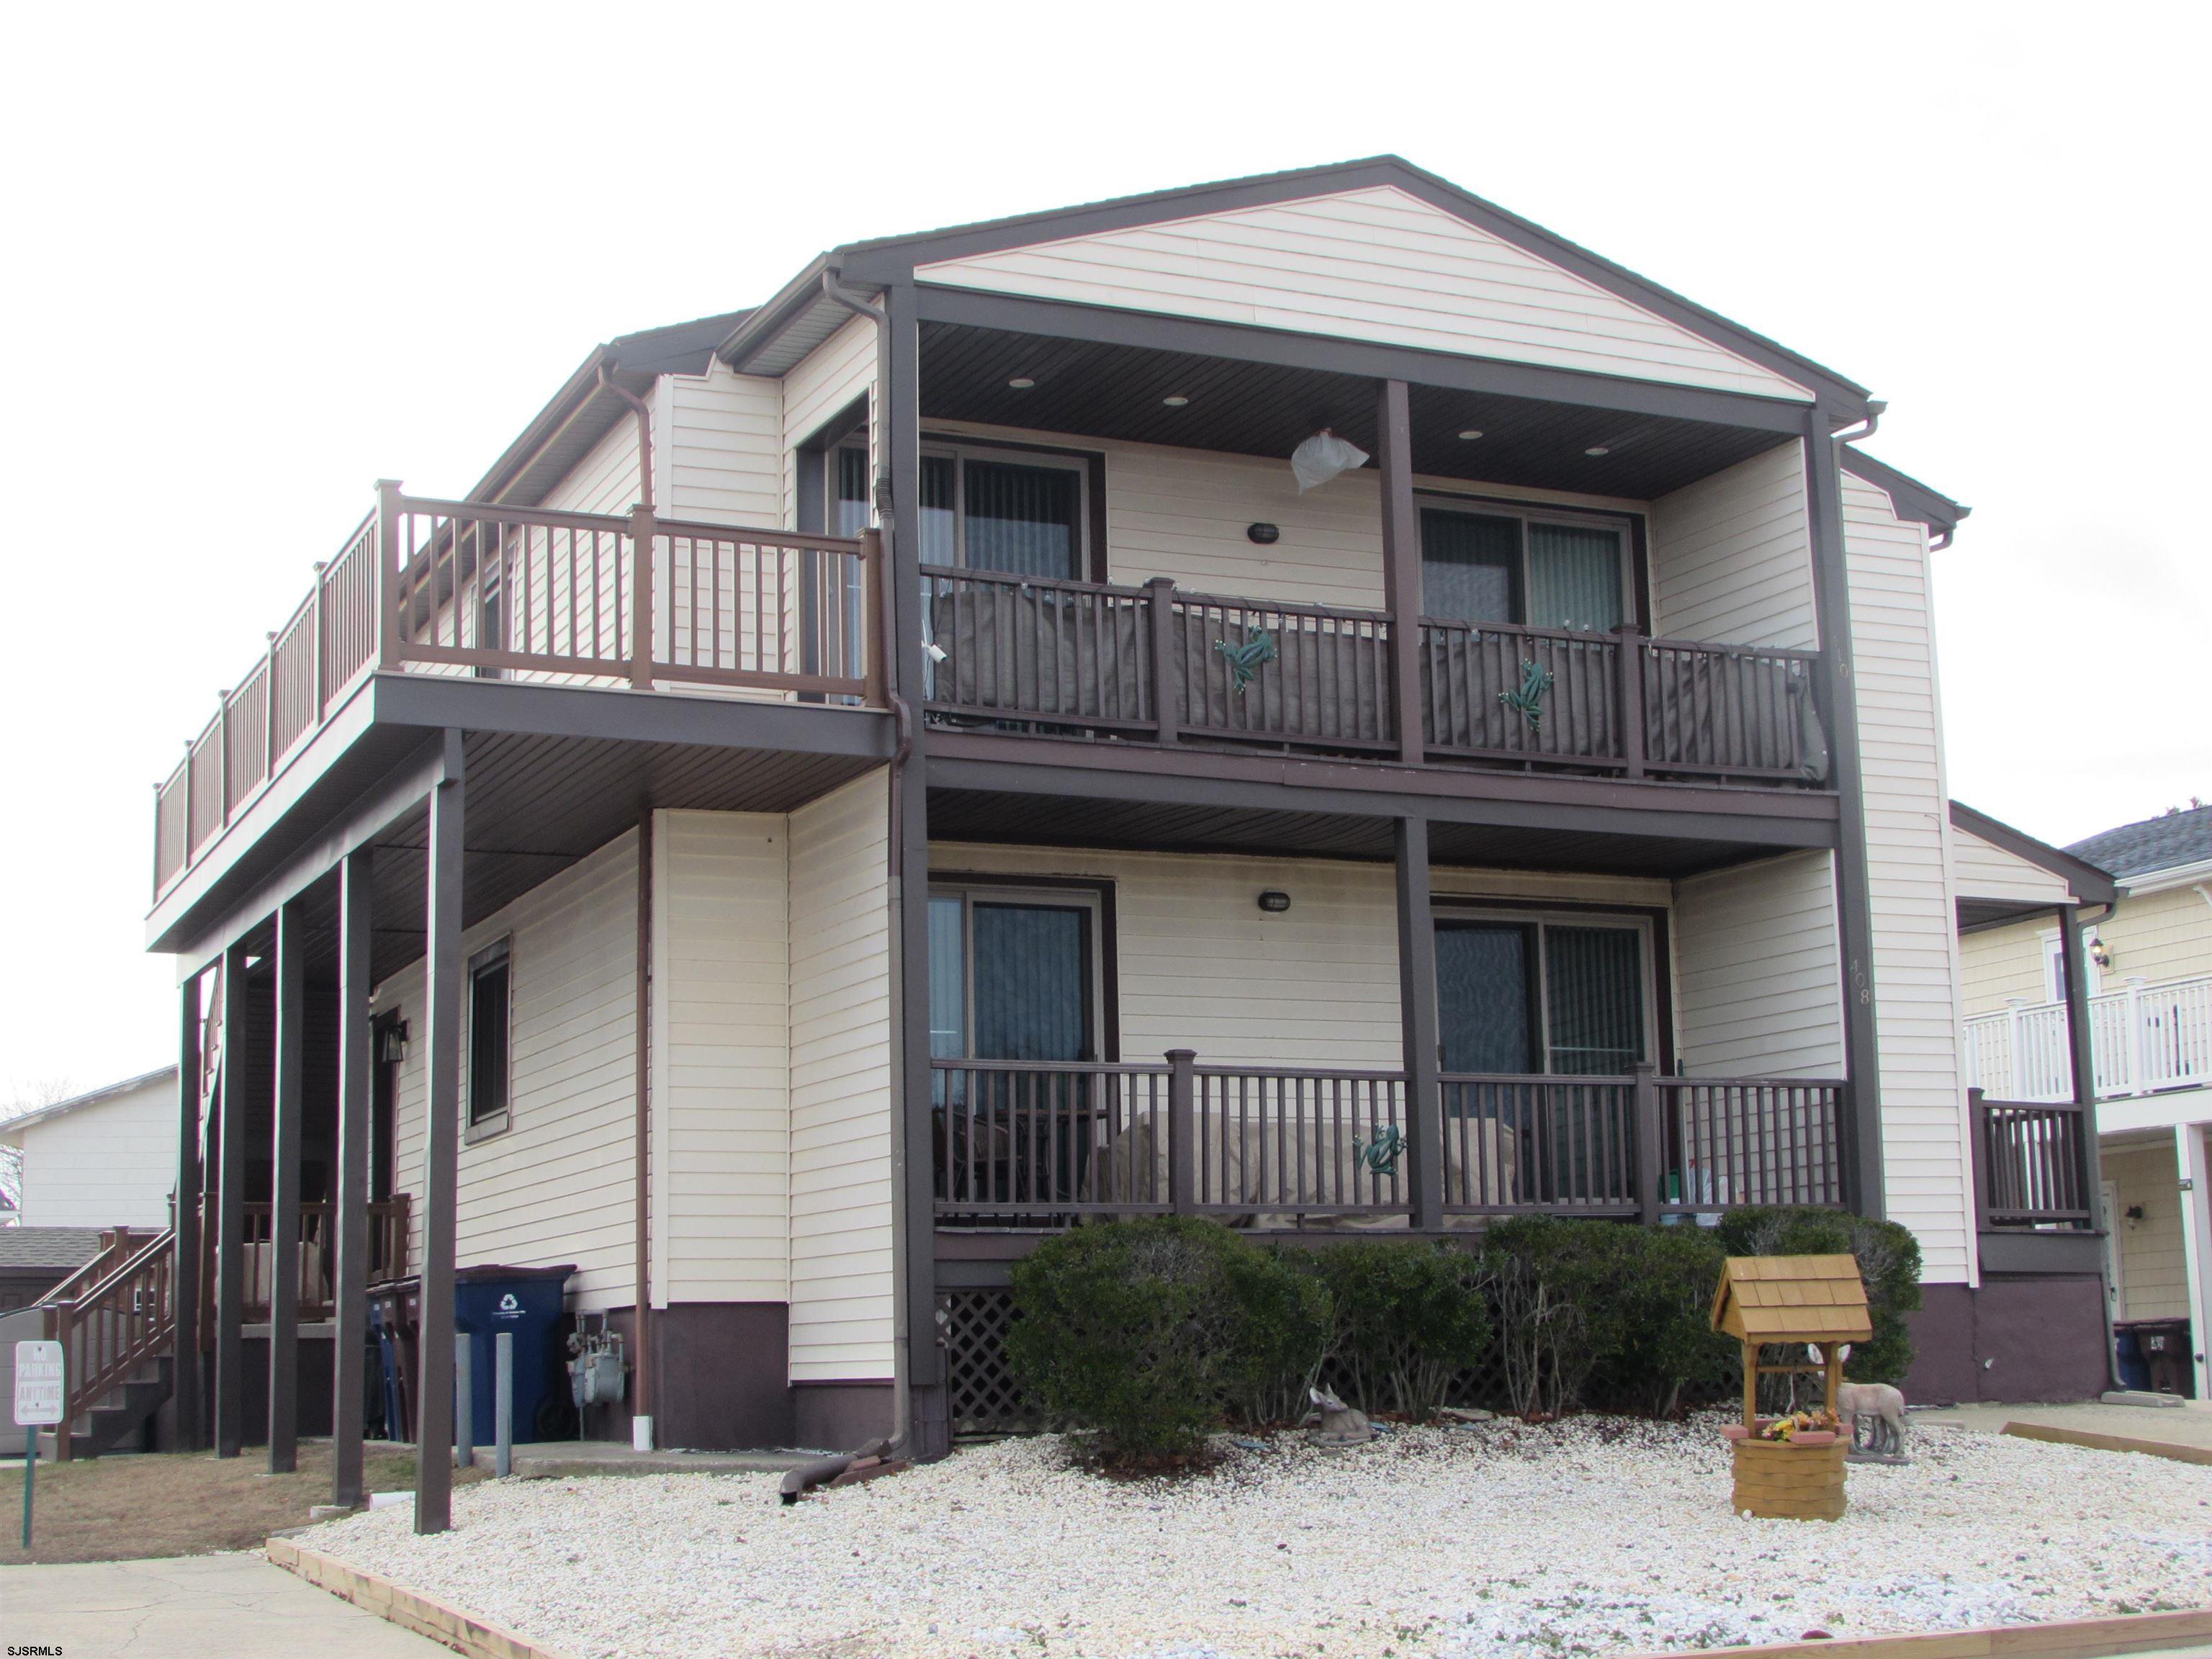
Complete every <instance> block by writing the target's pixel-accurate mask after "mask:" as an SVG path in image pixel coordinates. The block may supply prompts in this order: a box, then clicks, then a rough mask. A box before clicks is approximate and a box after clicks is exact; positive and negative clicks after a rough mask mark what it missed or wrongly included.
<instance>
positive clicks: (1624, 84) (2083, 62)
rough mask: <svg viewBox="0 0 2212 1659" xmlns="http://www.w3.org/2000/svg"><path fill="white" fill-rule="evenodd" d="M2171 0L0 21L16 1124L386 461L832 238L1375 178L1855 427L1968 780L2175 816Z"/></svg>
mask: <svg viewBox="0 0 2212 1659" xmlns="http://www.w3.org/2000/svg"><path fill="white" fill-rule="evenodd" d="M2204 15H2205V10H2204V9H2203V8H2202V7H2191V8H2186V9H2185V8H2181V7H2175V8H2173V9H2159V8H2154V7H2127V8H2118V7H2109V8H2087V9H2085V8H2066V9H2058V8H2048V9H2042V8H2035V7H2032V6H2022V5H2019V4H2016V3H2015V4H2006V5H2002V6H1995V5H1993V6H1963V5H1942V6H1929V5H1926V4H1915V5H1910V6H1898V7H1890V6H1883V5H1869V4H1854V5H1844V6H1822V7H1818V8H1814V7H1790V8H1784V7H1778V6H1773V5H1771V4H1763V5H1757V6H1744V7H1721V6H1699V5H1696V4H1690V3H1683V4H1676V5H1671V6H1653V5H1650V4H1637V5H1632V6H1621V7H1613V6H1608V5H1604V4H1599V3H1589V0H1585V3H1582V4H1578V5H1575V6H1571V7H1565V6H1558V7H1554V6H1528V5H1525V4H1515V5H1510V6H1489V5H1483V4H1470V3H1465V0H1462V3H1454V4H1449V5H1445V6H1440V7H1437V8H1436V9H1433V10H1427V9H1417V8H1412V7H1404V8H1400V7H1393V6H1390V5H1388V4H1383V3H1377V0H1362V3H1358V4H1339V5H1325V6H1313V5H1304V6H1285V5H1276V6H1268V7H1261V6H1255V5H1249V4H1247V5H1240V6H1237V7H1234V8H1231V7H1217V6H1209V5H1206V4H1205V3H1203V0H1200V3H1182V4H1177V5H1173V6H1164V7H1158V8H1153V7H1147V6H1143V5H1137V4H1130V3H1121V4H1116V5H1115V6H1112V7H1110V8H1093V7H1075V6H1054V5H1049V4H1038V3H1028V4H1022V5H1017V6H1011V7H1005V8H996V7H976V6H947V7H941V8H930V7H924V6H916V5H904V6H899V7H885V8H878V7H872V6H869V5H866V4H858V3H846V4H842V5H839V6H836V7H829V6H809V7H777V6H760V7H744V8H739V7H736V6H701V7H696V8H690V7H678V6H655V5H650V4H639V3H629V4H625V5H622V6H611V5H607V4H604V3H600V4H593V5H589V6H568V5H562V4H549V3H533V4H531V5H528V6H512V7H510V6H495V5H485V4H471V5H466V6H458V5H453V4H451V3H447V4H443V5H438V6H434V7H413V6H407V5H399V4H391V3H386V4H380V5H378V6H375V7H374V8H369V7H360V6H355V7H345V6H300V5H292V6H287V7H283V8H281V9H269V10H266V11H250V10H246V9H239V8H234V7H224V6H221V5H216V6H192V7H177V6H163V7H160V8H154V7H146V8H132V7H127V6H125V7H114V6H104V7H99V8H93V7H65V6H50V7H37V8H33V7H30V6H16V7H13V8H9V10H8V15H7V18H6V21H5V22H4V23H0V30H3V31H4V34H0V43H4V47H5V54H6V61H7V62H8V63H9V67H10V71H11V72H10V74H9V82H10V87H9V95H8V97H7V99H6V100H5V106H4V108H0V123H4V138H5V152H4V153H5V155H6V157H7V160H6V162H5V164H4V173H0V179H4V184H0V190H4V201H0V212H4V215H5V219H4V228H5V234H6V242H7V246H8V249H9V252H8V257H7V258H6V259H5V261H4V264H0V287H4V291H5V295H6V299H7V301H8V304H7V309H6V315H7V318H8V320H9V324H10V325H11V328H12V331H13V335H14V341H15V343H14V346H13V348H12V352H11V355H12V356H13V359H14V361H15V364H16V368H15V375H14V380H13V382H12V383H13V385H14V386H15V391H14V392H13V393H12V394H11V395H9V397H8V398H6V399H5V404H4V413H0V422H4V423H5V434H4V436H5V443H4V447H0V454H4V455H5V456H6V457H7V458H8V465H9V482H10V483H11V485H12V488H11V489H9V495H10V496H11V497H12V499H13V500H14V501H15V507H14V508H13V509H12V511H13V515H14V522H13V524H12V526H9V538H8V546H9V560H8V563H9V569H10V571H11V573H12V574H13V577H14V580H15V587H14V589H13V592H12V594H11V599H12V603H11V604H10V605H9V621H8V624H7V626H6V629H5V638H6V641H7V647H6V650H5V652H4V654H0V690H4V695H5V704H4V706H5V709H6V725H5V731H6V733H7V735H6V738H5V742H6V744H7V755H6V765H5V769H4V776H5V777H6V779H7V781H8V789H7V795H8V804H7V810H6V811H0V853H4V859H0V869H4V870H5V871H6V872H7V874H6V877H5V878H4V879H5V883H6V887H5V897H6V914H7V935H6V936H7V941H8V945H9V948H8V950H7V951H5V953H4V957H0V1105H4V1103H6V1102H7V1101H8V1100H9V1099H10V1098H14V1097H21V1096H22V1095H24V1094H26V1093H28V1092H30V1091H33V1090H34V1089H38V1088H40V1085H56V1084H61V1083H66V1084H69V1085H75V1086H76V1087H78V1088H88V1087H91V1086H94V1085H98V1084H100V1083H104V1082H106V1081H109V1080H111V1079H115V1078H118V1077H121V1076H124V1075H125V1074H127V1073H132V1072H136V1071H139V1070H143V1069H146V1068H148V1067H150V1066H157V1065H161V1064H162V1063H165V1062H166V1061H167V1060H168V1059H169V1058H171V1056H172V1052H173V1051H172V1048H171V1045H172V1043H173V1035H172V1034H173V1030H174V1025H173V1018H174V1014H173V1009H174V1002H173V998H172V996H171V994H170V987H171V986H172V984H173V975H172V973H171V969H170V964H169V963H168V962H167V959H165V958H155V957H148V956H146V955H144V954H143V948H142V943H143V913H144V911H145V908H146V903H147V896H148V895H147V886H148V875H149V866H150V860H151V846H150V835H151V811H152V793H153V791H152V786H153V784H154V782H155V780H156V779H157V778H159V777H161V776H162V775H166V774H167V772H168V770H169V769H171V768H172V767H173V765H174V764H175V763H176V761H177V759H178V757H179V754H180V753H181V750H182V744H183V742H184V740H185V738H187V737H188V736H190V735H191V733H193V732H196V731H197V730H198V728H199V727H200V726H201V724H202V723H203V722H204V720H206V719H207V717H208V715H209V714H210V713H211V712H212V711H213V708H214V707H215V703H214V697H215V693H216V688H218V687H220V686H228V685H231V684H234V683H235V682H236V680H237V678H239V677H240V674H241V673H242V671H244V670H245V669H246V667H247V666H248V665H249V664H250V662H251V661H252V659H253V657H254V655H255V653H257V652H258V651H259V650H260V649H261V648H262V645H263V640H264V634H265V632H266V631H267V630H268V629H271V628H273V627H275V626H276V625H277V624H278V623H280V622H281V621H283V618H284V617H286V616H287V615H289V612H290V610H291V608H292V607H293V605H295V604H296V603H297V602H298V601H299V599H301V596H302V595H303V594H304V593H305V592H306V591H307V579H308V567H309V564H310V562H311V561H313V560H315V559H319V558H326V557H329V556H331V554H333V553H334V552H335V551H336V550H337V546H338V544H339V541H340V538H341V537H342V536H343V533H344V532H346V531H347V530H348V529H349V527H350V526H352V525H353V524H354V523H355V522H356V520H358V519H359V518H360V516H361V514H362V513H363V512H364V511H365V510H366V508H367V507H368V500H369V486H370V484H371V483H372V481H373V480H374V479H375V478H377V477H380V476H390V477H398V478H402V479H404V480H405V481H406V482H407V483H408V484H409V486H410V488H411V489H417V490H421V491H422V492H425V493H431V494H456V493H459V492H460V491H462V490H464V489H466V488H467V487H468V486H469V485H470V484H471V483H473V482H474V481H475V480H476V478H477V477H478V476H479V475H480V474H481V472H482V471H483V468H484V467H485V465H487V464H488V463H489V461H490V459H492V458H493V457H494V456H495V454H497V453H498V452H499V451H500V450H501V448H502V447H504V446H505V444H506V443H507V441H508V440H509V439H510V438H512V437H513V435H514V434H515V433H516V431H517V430H518V429H519V428H520V426H521V425H522V423H523V422H525V421H526V420H527V419H528V418H529V416H531V415H532V413H534V412H535V411H536V410H537V409H538V407H539V406H540V405H541V404H543V403H544V400H545V399H546V398H548V397H549V396H550V394H551V393H552V392H553V391H554V389H555V388H556V386H559V384H560V383H561V381H562V379H563V378H564V377H565V376H566V375H567V374H568V372H569V371H570V370H571V369H573V368H574V367H575V365H576V363H577V362H579V361H580V359H581V358H582V357H583V356H585V354H586V352H587V351H588V350H589V349H591V348H592V345H593V344H594V343H597V342H599V341H601V340H604V339H606V338H607V337H610V336H612V335H614V334H617V333H622V332H625V331H629V330H633V329H636V328H641V327H645V326H648V325H654V324H659V323H666V322H673V321H677V320H679V319H685V318H690V317H695V316H700V315H703V314H706V313H712V312H718V311H725V310H729V309H731V308H732V307H739V306H745V305H750V304H753V303H755V302H757V301H760V300H762V299H763V298H764V297H766V296H767V295H769V294H770V293H771V292H773V291H774V290H775V288H776V287H777V286H778V285H779V284H780V283H782V282H783V281H785V280H786V279H787V277H789V276H791V275H792V274H793V272H794V271H796V270H798V269H799V266H800V265H801V264H804V263H805V261H806V260H807V259H808V258H811V256H812V255H813V254H814V253H816V252H818V251H820V250H821V249H823V248H824V247H828V246H832V245H833V244H835V243H837V242H840V241H846V240H855V239H858V238H861V237H867V236H877V235H884V234H892V233H896V232H901V231H909V230H918V229H924V228H930V227H932V226H937V225H945V224H951V223H955V222H962V221H965V220H971V219H979V218H987V217H991V216H997V215H1000V214H1006V213H1012V212H1019V211H1024V210H1032V209H1040V208H1049V207H1055V206H1060V205H1064V204H1071V203H1076V202H1082V201H1086V200H1091V199H1096V198H1097V197H1106V196H1115V195H1121V194H1126V193H1129V192H1132V191H1145V190H1152V189H1158V188H1161V187H1164V186H1168V185H1182V184H1190V183H1196V182H1199V181H1201V180H1205V179H1219V178H1227V177H1233V176H1236V175H1238V174H1243V173H1257V172H1267V171H1272V170H1274V169H1277V168H1281V167H1298V166H1306V165H1310V164H1313V163H1317V162H1324V161H1340V160H1344V159H1347V158H1350V157H1353V156H1359V155H1371V154H1374V153H1376V152H1379V151H1385V150H1393V151H1396V152H1397V153H1399V154H1401V155H1405V156H1406V157H1407V158H1408V159H1410V160H1412V161H1415V162H1417V163H1418V164H1419V165H1420V166H1422V167H1427V168H1430V169H1431V170H1432V171H1434V172H1437V173H1442V174H1443V175H1444V176H1445V177H1446V178H1448V179H1452V180H1453V181H1455V183H1458V184H1460V185H1464V186H1466V187H1467V188H1468V189H1469V190H1472V191H1475V192H1476V193H1477V194H1479V195H1482V196H1485V197H1489V198H1490V199H1491V200H1492V201H1495V202H1497V203H1498V204H1501V205H1503V206H1504V207H1507V208H1509V209H1511V210H1513V211H1515V212H1517V213H1520V214H1522V215H1525V216H1528V217H1529V218H1532V219H1534V220H1536V221H1537V222H1540V223H1542V224H1544V225H1546V226H1547V227H1549V228H1552V229H1553V230H1555V231H1557V232H1559V233H1560V234H1563V235H1565V236H1567V237H1569V238H1571V239H1572V240H1576V241H1578V242H1580V243H1582V244H1583V245H1584V246H1588V247H1590V248H1593V249H1595V250H1596V251H1597V252H1601V253H1603V254H1605V255H1607V257H1609V258H1613V259H1615V260H1618V261H1619V262H1620V263H1621V264H1626V265H1627V266H1629V267H1630V268H1631V269H1632V270H1638V271H1640V272H1642V273H1643V274H1644V275H1646V276H1650V277H1651V278H1653V279H1655V280H1656V281H1658V282H1660V283H1665V284H1666V285H1668V286H1669V287H1671V288H1674V289H1677V290H1678V291H1680V292H1681V293H1683V294H1686V295H1689V296H1690V297H1692V299H1695V300H1697V301H1700V302H1702V303H1704V304H1705V305H1707V306H1710V307H1713V308H1714V309H1716V310H1717V311H1719V312H1721V313H1724V314H1725V315H1727V316H1729V317H1731V318H1734V319H1737V320H1739V321H1741V322H1742V323H1744V324H1746V325H1749V326H1750V327H1752V328H1754V329H1757V330H1759V331H1761V332H1764V333H1765V334H1768V335H1770V336H1771V337H1775V338H1777V339H1778V340H1781V341H1782V342H1784V343H1786V344H1788V345H1789V346H1790V347H1792V348H1794V349H1797V350H1799V351H1802V352H1803V353H1805V354H1806V355H1808V356H1812V357H1814V358H1815V359H1818V360H1819V361H1820V362H1824V363H1826V364H1829V365H1831V366H1832V367H1833V368H1836V369H1838V370H1839V371H1841V372H1842V373H1844V374H1847V375H1849V376H1850V377H1852V378H1853V379H1856V380H1859V381H1860V382H1862V383H1863V384H1864V385H1866V386H1869V387H1871V388H1872V389H1873V390H1874V392H1875V395H1876V396H1878V397H1882V398H1887V399H1888V400H1889V403H1890V411H1889V414H1888V415H1887V417H1886V418H1885V420H1884V422H1883V424H1882V428H1881V433H1880V435H1878V437H1877V438H1876V439H1875V441H1874V442H1873V443H1872V444H1871V445H1870V446H1869V447H1870V448H1871V449H1872V451H1873V452H1874V453H1876V454H1878V455H1879V456H1881V459H1884V460H1887V461H1889V462H1891V463H1892V464H1893V465H1898V466H1899V467H1902V468H1904V469H1905V471H1909V472H1911V473H1912V474H1914V475H1916V476H1917V477H1921V478H1923V479H1925V480H1926V481H1927V482H1928V483H1931V484H1933V485H1935V486H1936V488H1938V489H1942V490H1943V491H1945V492H1946V493H1948V494H1949V495H1953V496H1954V498H1956V499H1958V500H1960V501H1966V502H1967V503H1969V504H1971V505H1972V507H1973V509H1974V514H1973V517H1972V519H1971V520H1969V521H1968V523H1967V525H1966V527H1965V529H1964V530H1963V531H1962V532H1961V533H1960V537H1959V539H1958V542H1957V544H1956V545H1955V546H1954V547H1952V548H1951V549H1949V550H1947V551H1945V552H1943V553H1942V554H1939V555H1938V556H1937V557H1936V573H1937V575H1936V585H1937V596H1938V605H1939V611H1938V620H1939V625H1940V629H1941V649H1942V669H1943V699H1944V716H1945V721H1946V726H1947V736H1948V753H1949V761H1950V775H1951V787H1952V791H1953V793H1954V794H1956V795H1958V796H1959V797H1960V798H1961V799H1965V800H1967V801H1970V802H1972V804H1973V805H1976V806H1978V807H1980V808H1982V809H1983V810H1984V811H1989V812H1991V813H1994V814H1995V815H1996V816H1997V817H2001V818H2003V819H2005V820H2006V821H2008V822H2009V823H2014V824H2016V825H2018V826H2019V827H2020V828H2021V829H2026V830H2028V831H2029V832H2031V833H2033V834H2034V835H2037V836H2044V837H2045V838H2047V839H2050V840H2052V841H2055V842H2066V841H2070V840H2074V839H2077V838H2079V837H2081V836H2085V835H2087V834H2089V833H2091V832H2093V831H2094V830H2097V829H2104V828H2106V827H2108V826H2110V825H2112V824H2116V823H2124V822H2126V821H2129V820H2130V819H2134V818H2138V817H2147V816H2148V815H2150V814H2153V813H2155V812H2158V811H2161V810H2163V809H2164V808H2166V807H2167V806H2170V805H2177V804H2179V803H2180V802H2182V801H2183V800H2184V799H2185V798H2187V797H2188V796H2190V795H2191V794H2197V795H2205V796H2212V574H2208V571H2209V570H2212V566H2208V561H2207V556H2206V528H2205V526H2206V520H2205V518H2204V515H2203V512H2202V511H2201V508H2200V507H2197V505H2196V501H2197V499H2201V495H2202V485H2203V471H2204V461H2203V452H2202V450H2201V449H2200V448H2199V444H2200V441H2203V440H2204V439H2205V437H2206V435H2207V423H2206V418H2205V414H2204V409H2203V398H2204V393H2205V389H2206V387H2207V386H2208V385H2212V351H2208V347H2207V325H2206V321H2205V319H2206V316H2207V314H2208V307H2207V306H2206V303H2205V298H2206V289H2207V278H2206V275H2205V273H2206V270H2207V269H2208V262H2207V258H2206V255H2207V253H2208V252H2209V251H2212V250H2208V246H2207V233H2206V230H2205V218H2206V210H2207V205H2208V202H2207V190H2206V167H2205V163H2206V160H2207V156H2206V153H2205V150H2206V146H2205V138H2204V131H2205V129H2204V123H2203V86H2202V82H2201V72H2202V67H2203V64H2204V62H2205V61H2206V48H2207V46H2208V44H2212V41H2208V39H2207V31H2206V27H2205V25H2204V22H2203V18H2204ZM2184 501H2188V502H2190V503H2191V505H2190V506H2189V507H2186V508H2184V507H2183V506H2182V503H2183V502H2184Z"/></svg>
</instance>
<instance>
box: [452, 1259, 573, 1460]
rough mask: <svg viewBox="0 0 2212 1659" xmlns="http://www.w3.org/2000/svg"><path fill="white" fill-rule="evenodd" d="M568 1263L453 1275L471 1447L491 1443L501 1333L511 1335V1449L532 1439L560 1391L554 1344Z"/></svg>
mask: <svg viewBox="0 0 2212 1659" xmlns="http://www.w3.org/2000/svg"><path fill="white" fill-rule="evenodd" d="M575 1271H576V1269H575V1267H574V1265H573V1264H571V1265H569V1266H568V1267H463V1268H461V1269H459V1271H458V1272H456V1273H454V1275H453V1326H454V1330H455V1333H456V1334H457V1336H458V1338H459V1340H460V1341H463V1342H466V1343H467V1344H469V1345H470V1346H469V1367H470V1391H471V1394H472V1395H474V1400H473V1401H472V1404H473V1406H474V1407H475V1409H474V1411H473V1413H471V1421H472V1422H473V1423H474V1425H475V1430H474V1433H473V1436H472V1441H473V1443H475V1444H476V1445H478V1446H484V1447H489V1446H493V1445H495V1444H497V1443H498V1425H497V1424H496V1422H495V1420H494V1414H495V1405H496V1403H497V1401H498V1388H499V1376H498V1349H497V1344H496V1343H495V1340H494V1339H495V1337H496V1336H497V1335H498V1334H499V1333H500V1332H501V1331H511V1332H513V1334H514V1421H513V1436H514V1438H515V1440H516V1441H517V1442H524V1441H530V1440H535V1439H536V1438H537V1437H538V1432H537V1425H538V1411H539V1409H540V1408H541V1407H544V1404H545V1402H546V1401H547V1400H548V1399H550V1398H551V1397H552V1395H553V1393H554V1390H555V1389H562V1390H564V1392H563V1395H562V1398H563V1400H564V1401H565V1399H566V1394H565V1389H566V1386H567V1385H566V1382H565V1380H564V1376H565V1374H564V1372H563V1370H562V1355H561V1354H560V1353H559V1352H556V1348H555V1346H554V1337H555V1334H556V1331H557V1330H558V1329H559V1328H560V1324H561V1316H562V1301H563V1299H564V1297H565V1296H566V1292H567V1288H568V1277H569V1275H570V1274H572V1273H574V1272H575Z"/></svg>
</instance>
